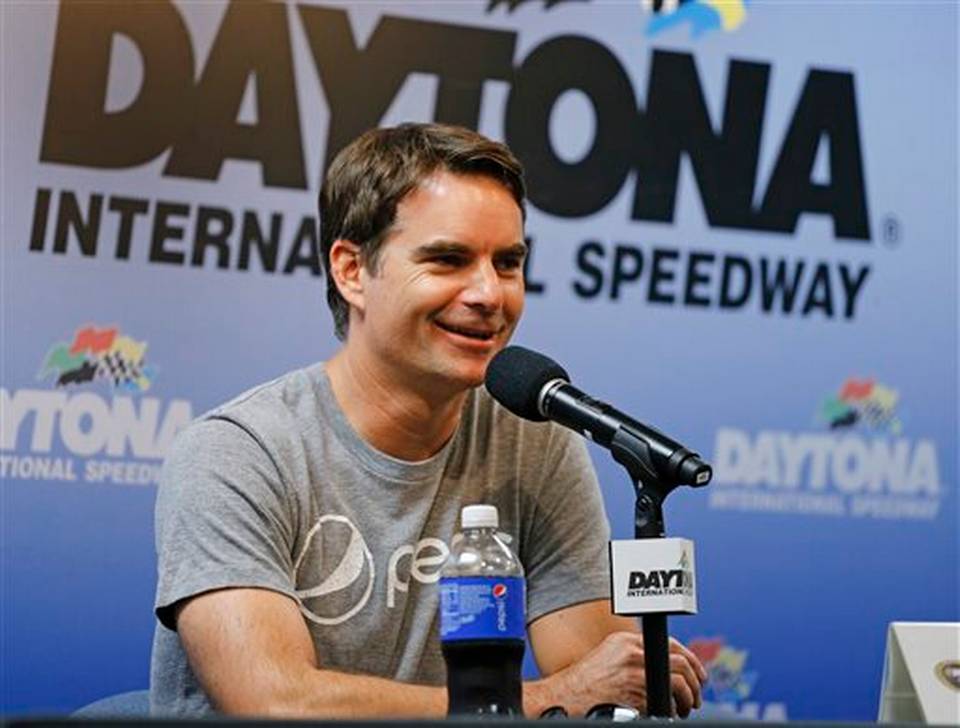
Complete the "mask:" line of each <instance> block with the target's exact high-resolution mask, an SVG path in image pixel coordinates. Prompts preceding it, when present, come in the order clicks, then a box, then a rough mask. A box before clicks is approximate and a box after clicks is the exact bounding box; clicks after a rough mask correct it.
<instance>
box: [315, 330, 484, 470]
mask: <svg viewBox="0 0 960 728" xmlns="http://www.w3.org/2000/svg"><path fill="white" fill-rule="evenodd" d="M365 359H366V357H358V356H356V354H355V352H353V351H352V350H351V348H350V346H349V345H348V346H345V347H343V348H342V349H341V350H340V351H339V352H337V353H336V355H334V356H333V358H331V359H330V360H329V361H328V362H327V365H326V371H327V376H329V378H330V385H331V387H332V388H333V394H334V396H335V397H336V399H337V403H338V404H339V405H340V409H342V410H343V412H344V414H345V415H346V416H347V420H349V422H350V424H351V425H352V426H353V429H354V430H356V431H357V433H359V435H360V437H362V438H363V439H364V440H365V441H366V442H367V443H368V444H369V445H372V446H373V447H375V448H376V449H377V450H379V451H380V452H383V453H386V454H387V455H390V456H392V457H395V458H398V459H400V460H407V461H410V462H416V461H419V460H425V459H427V458H429V457H430V456H432V455H435V454H436V453H437V452H438V451H439V450H440V449H441V448H442V447H443V446H444V444H446V442H447V441H448V440H449V439H450V438H451V437H452V436H453V433H454V432H455V431H456V429H457V425H458V424H459V423H460V415H461V413H462V410H463V403H464V400H465V399H466V396H467V393H466V392H458V393H455V394H452V395H448V396H442V395H438V393H437V392H436V391H433V392H430V387H428V386H421V387H416V386H412V383H409V382H407V383H404V382H400V381H397V379H396V378H395V377H391V376H390V374H389V373H388V372H385V371H382V370H379V369H377V368H376V367H371V366H369V365H365V364H364V363H363V361H364V360H365Z"/></svg>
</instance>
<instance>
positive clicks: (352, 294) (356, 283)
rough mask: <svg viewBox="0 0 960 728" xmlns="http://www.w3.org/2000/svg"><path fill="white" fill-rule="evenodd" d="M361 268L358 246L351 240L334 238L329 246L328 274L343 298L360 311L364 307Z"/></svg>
mask: <svg viewBox="0 0 960 728" xmlns="http://www.w3.org/2000/svg"><path fill="white" fill-rule="evenodd" d="M362 269H363V263H362V262H361V257H360V246H359V245H357V244H356V243H354V242H353V241H351V240H343V239H338V240H334V241H333V245H331V246H330V274H331V275H332V276H333V280H334V281H335V282H336V284H337V289H338V290H339V291H340V295H341V296H343V298H344V300H345V301H346V302H347V303H348V304H350V305H351V306H352V307H354V308H356V309H358V310H360V311H363V308H364V295H363V294H364V291H363V278H362V277H361V275H360V273H361V270H362Z"/></svg>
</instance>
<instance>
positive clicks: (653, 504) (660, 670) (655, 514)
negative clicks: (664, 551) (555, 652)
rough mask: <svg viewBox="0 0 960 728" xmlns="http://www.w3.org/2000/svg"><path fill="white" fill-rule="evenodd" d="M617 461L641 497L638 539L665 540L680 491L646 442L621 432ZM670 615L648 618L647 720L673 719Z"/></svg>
mask: <svg viewBox="0 0 960 728" xmlns="http://www.w3.org/2000/svg"><path fill="white" fill-rule="evenodd" d="M610 450H611V452H612V453H613V459H614V460H616V461H617V462H618V463H620V464H621V465H622V466H623V467H624V468H626V470H627V472H628V473H629V475H630V480H631V482H632V483H633V488H634V492H635V493H636V496H637V501H636V506H635V508H634V521H633V527H634V538H636V539H638V540H639V539H647V538H663V537H664V536H665V533H666V529H665V527H664V523H663V501H664V500H665V499H666V497H667V496H668V495H669V494H670V493H671V492H672V491H673V489H674V488H676V487H677V484H675V483H673V484H671V483H668V482H667V481H665V480H664V479H663V478H661V477H660V476H659V474H658V473H657V468H656V466H655V464H654V461H653V456H652V453H651V452H650V448H649V447H648V446H647V444H646V443H645V442H643V441H642V440H640V439H639V438H637V437H635V436H633V435H632V434H630V432H628V431H627V430H626V429H624V428H619V429H618V430H617V432H616V434H615V435H614V436H613V440H612V442H611V444H610ZM668 614H669V613H668V612H655V613H650V614H644V615H643V617H642V622H643V651H644V658H645V659H644V662H645V671H646V675H647V716H648V717H656V718H670V717H671V715H672V712H673V711H672V710H671V703H670V643H669V637H668V632H667V615H668Z"/></svg>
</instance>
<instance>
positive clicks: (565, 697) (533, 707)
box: [524, 599, 707, 716]
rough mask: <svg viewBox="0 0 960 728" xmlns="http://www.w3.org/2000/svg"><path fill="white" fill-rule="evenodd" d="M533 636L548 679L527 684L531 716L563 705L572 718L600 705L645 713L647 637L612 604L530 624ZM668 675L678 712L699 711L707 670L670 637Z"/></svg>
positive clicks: (586, 606) (553, 614) (597, 603)
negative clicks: (612, 610)
mask: <svg viewBox="0 0 960 728" xmlns="http://www.w3.org/2000/svg"><path fill="white" fill-rule="evenodd" d="M529 636H530V643H531V646H532V648H533V652H534V655H535V656H536V659H537V665H538V666H539V667H540V670H541V672H542V673H543V674H544V675H545V676H546V677H545V678H544V679H543V680H540V681H538V682H534V683H528V685H527V689H526V690H525V692H524V701H525V703H524V707H525V710H526V712H527V713H528V714H531V715H537V714H539V713H540V712H541V711H542V710H544V709H545V708H548V707H550V706H552V705H562V706H564V707H565V708H566V709H567V711H568V712H569V713H570V714H571V715H582V714H583V713H584V712H586V711H587V710H589V709H590V708H591V707H592V706H594V705H597V704H598V703H617V704H621V705H631V706H633V707H635V708H637V709H638V710H640V711H641V712H644V711H646V704H647V696H646V692H647V691H646V674H645V672H644V652H643V636H642V635H641V634H640V632H639V629H638V626H637V623H636V621H635V620H633V619H629V618H627V617H619V616H617V615H615V614H613V613H612V612H611V609H610V602H609V600H606V599H601V600H596V601H590V602H584V603H581V604H576V605H573V606H571V607H567V608H565V609H559V610H557V611H555V612H551V613H549V614H546V615H544V616H543V617H541V618H540V619H538V620H536V621H535V622H533V623H532V624H531V625H530V628H529ZM670 673H671V674H670V680H671V688H672V692H673V699H674V702H675V704H676V709H677V713H678V714H679V715H681V716H686V715H688V714H689V713H690V710H691V709H693V708H699V707H700V704H701V697H700V688H701V686H702V685H703V683H704V682H705V681H706V678H707V673H706V670H705V669H704V667H703V665H702V664H701V663H700V661H699V660H698V659H697V658H696V656H695V655H694V654H693V653H692V652H690V651H689V650H688V649H687V648H685V647H684V646H683V645H681V644H680V643H679V642H677V641H676V640H673V639H671V640H670Z"/></svg>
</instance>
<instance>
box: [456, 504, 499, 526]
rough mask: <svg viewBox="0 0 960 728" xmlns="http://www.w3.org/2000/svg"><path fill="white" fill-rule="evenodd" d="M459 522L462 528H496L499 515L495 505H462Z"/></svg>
mask: <svg viewBox="0 0 960 728" xmlns="http://www.w3.org/2000/svg"><path fill="white" fill-rule="evenodd" d="M460 523H461V524H462V525H463V527H464V528H496V527H497V526H499V525H500V515H499V514H498V513H497V507H496V506H464V507H463V510H462V511H460Z"/></svg>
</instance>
